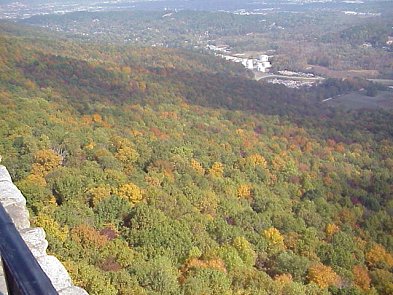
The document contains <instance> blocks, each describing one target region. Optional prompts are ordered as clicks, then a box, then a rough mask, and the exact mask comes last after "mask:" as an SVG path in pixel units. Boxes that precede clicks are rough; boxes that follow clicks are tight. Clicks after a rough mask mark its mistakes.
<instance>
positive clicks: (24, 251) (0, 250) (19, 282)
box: [0, 203, 58, 295]
mask: <svg viewBox="0 0 393 295" xmlns="http://www.w3.org/2000/svg"><path fill="white" fill-rule="evenodd" d="M0 254H1V257H2V260H3V267H4V276H5V279H6V283H7V288H8V293H9V295H58V293H57V291H56V289H55V288H54V287H53V285H52V283H51V281H50V279H49V278H48V276H47V275H46V274H45V272H44V271H43V270H42V268H41V266H40V265H39V264H38V261H37V260H36V258H35V257H34V256H33V254H32V253H31V251H30V249H29V248H28V247H27V245H26V243H25V242H24V240H23V239H22V237H21V235H20V234H19V232H18V230H17V229H16V227H15V225H14V223H13V222H12V220H11V218H10V217H9V215H8V214H7V212H6V211H5V209H4V207H3V205H2V204H1V203H0Z"/></svg>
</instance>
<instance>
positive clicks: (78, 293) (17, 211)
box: [0, 165, 88, 295]
mask: <svg viewBox="0 0 393 295" xmlns="http://www.w3.org/2000/svg"><path fill="white" fill-rule="evenodd" d="M0 202H1V204H2V205H3V206H4V208H5V210H6V211H7V212H8V214H9V215H10V217H11V219H12V221H13V222H14V224H15V226H16V228H17V229H18V231H19V233H20V234H21V236H22V238H23V240H24V241H25V242H26V244H27V246H28V247H29V248H30V250H31V252H32V253H33V255H34V257H35V258H36V259H37V261H38V263H39V264H40V266H41V268H42V269H43V270H44V272H45V273H46V274H47V275H48V277H49V279H50V280H51V282H52V284H53V286H54V287H55V289H56V290H57V291H58V292H59V294H60V295H86V294H88V293H87V292H86V291H85V290H83V289H81V288H79V287H76V286H74V285H73V284H72V281H71V278H70V276H69V274H68V272H67V270H66V269H65V268H64V266H63V264H61V262H60V261H59V260H58V259H57V258H56V257H54V256H51V255H47V254H46V248H47V247H48V242H47V240H46V239H45V231H44V230H43V229H42V228H39V227H36V228H32V227H30V220H29V212H28V210H27V208H26V199H25V198H24V196H23V195H22V193H21V192H20V190H19V189H18V188H17V187H16V186H15V185H14V184H13V182H12V179H11V176H10V174H9V173H8V171H7V169H6V168H5V167H4V166H1V165H0ZM1 268H2V267H1V265H0V295H1V294H7V293H6V290H5V284H4V277H3V275H4V274H3V271H2V269H1Z"/></svg>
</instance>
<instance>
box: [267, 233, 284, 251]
mask: <svg viewBox="0 0 393 295" xmlns="http://www.w3.org/2000/svg"><path fill="white" fill-rule="evenodd" d="M263 236H264V237H265V239H266V240H267V242H268V244H269V248H270V250H277V251H282V250H285V245H284V237H283V236H282V235H281V233H280V231H279V230H278V229H276V228H274V227H271V228H268V229H265V230H264V231H263Z"/></svg>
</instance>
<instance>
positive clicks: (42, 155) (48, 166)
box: [32, 150, 63, 177]
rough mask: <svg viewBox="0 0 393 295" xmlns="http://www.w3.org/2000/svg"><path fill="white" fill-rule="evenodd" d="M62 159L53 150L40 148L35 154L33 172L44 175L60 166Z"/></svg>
mask: <svg viewBox="0 0 393 295" xmlns="http://www.w3.org/2000/svg"><path fill="white" fill-rule="evenodd" d="M62 161H63V159H62V157H61V156H59V155H58V154H56V153H55V152H54V151H52V150H39V151H37V152H36V153H35V154H34V164H33V167H32V168H33V169H32V173H33V174H35V175H39V176H42V177H44V176H46V174H48V173H49V172H50V171H52V170H53V169H55V168H57V167H59V166H60V165H61V163H62Z"/></svg>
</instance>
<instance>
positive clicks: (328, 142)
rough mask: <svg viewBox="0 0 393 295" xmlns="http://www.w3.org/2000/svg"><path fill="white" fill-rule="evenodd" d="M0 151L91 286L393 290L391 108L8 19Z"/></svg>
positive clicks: (122, 290)
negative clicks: (329, 100) (360, 105)
mask: <svg viewBox="0 0 393 295" xmlns="http://www.w3.org/2000/svg"><path fill="white" fill-rule="evenodd" d="M0 31H1V36H0V114H1V115H0V154H1V155H2V156H3V162H2V164H4V165H5V166H6V167H7V168H8V170H9V171H10V172H11V174H12V177H13V180H14V181H15V183H16V185H17V186H18V187H19V188H20V189H21V191H22V192H23V194H24V195H25V197H26V198H27V203H28V207H29V210H30V212H31V218H32V222H33V224H34V225H35V226H40V227H43V228H44V229H45V231H46V233H47V239H48V241H49V251H50V252H51V253H53V254H54V255H56V256H57V257H58V258H59V259H60V260H61V261H62V262H63V263H64V264H65V266H66V267H67V269H68V270H69V272H70V273H71V275H72V277H73V280H74V283H75V284H77V285H79V286H81V287H83V288H86V290H87V291H88V292H89V293H90V294H108V295H109V294H111V295H112V294H113V295H115V294H119V295H120V294H124V295H126V294H149V295H150V294H152V295H154V294H157V295H158V294H173V295H175V294H184V295H188V294H189V295H198V294H199V295H202V294H217V295H225V294H227V295H230V294H231V295H232V294H233V295H235V294H236V295H246V294H249V295H256V294H285V295H287V294H288V295H290V294H293V295H297V294H309V295H317V294H340V295H344V294H357V295H362V294H393V236H392V233H393V218H392V215H393V199H392V196H393V173H392V170H393V142H392V141H393V129H392V128H393V127H392V124H391V122H392V120H393V111H392V110H356V111H355V110H354V111H343V110H340V109H329V108H327V107H326V106H325V105H322V104H321V103H320V101H321V99H323V98H326V97H329V96H331V95H338V94H343V93H346V92H349V91H353V90H357V89H361V88H377V90H376V91H379V90H378V87H377V86H376V85H374V84H372V83H370V82H367V81H365V80H362V79H355V78H353V79H346V80H336V79H328V80H326V82H324V83H323V84H321V85H318V86H315V87H313V88H310V89H307V90H294V89H287V88H285V87H284V86H278V85H270V84H264V83H258V82H256V81H252V80H249V79H248V78H247V77H244V76H243V74H242V73H243V72H242V70H241V69H239V68H237V67H236V66H233V65H230V64H225V63H224V62H223V61H222V60H220V59H217V58H215V57H213V56H209V55H204V54H200V53H195V52H190V51H186V50H181V49H163V48H139V49H138V48H132V47H127V46H113V45H97V44H93V43H82V42H77V41H72V40H69V39H61V38H55V37H54V36H52V35H50V34H47V33H44V32H35V31H34V30H32V29H26V28H19V27H18V26H15V25H11V24H6V23H3V24H1V25H0Z"/></svg>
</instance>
